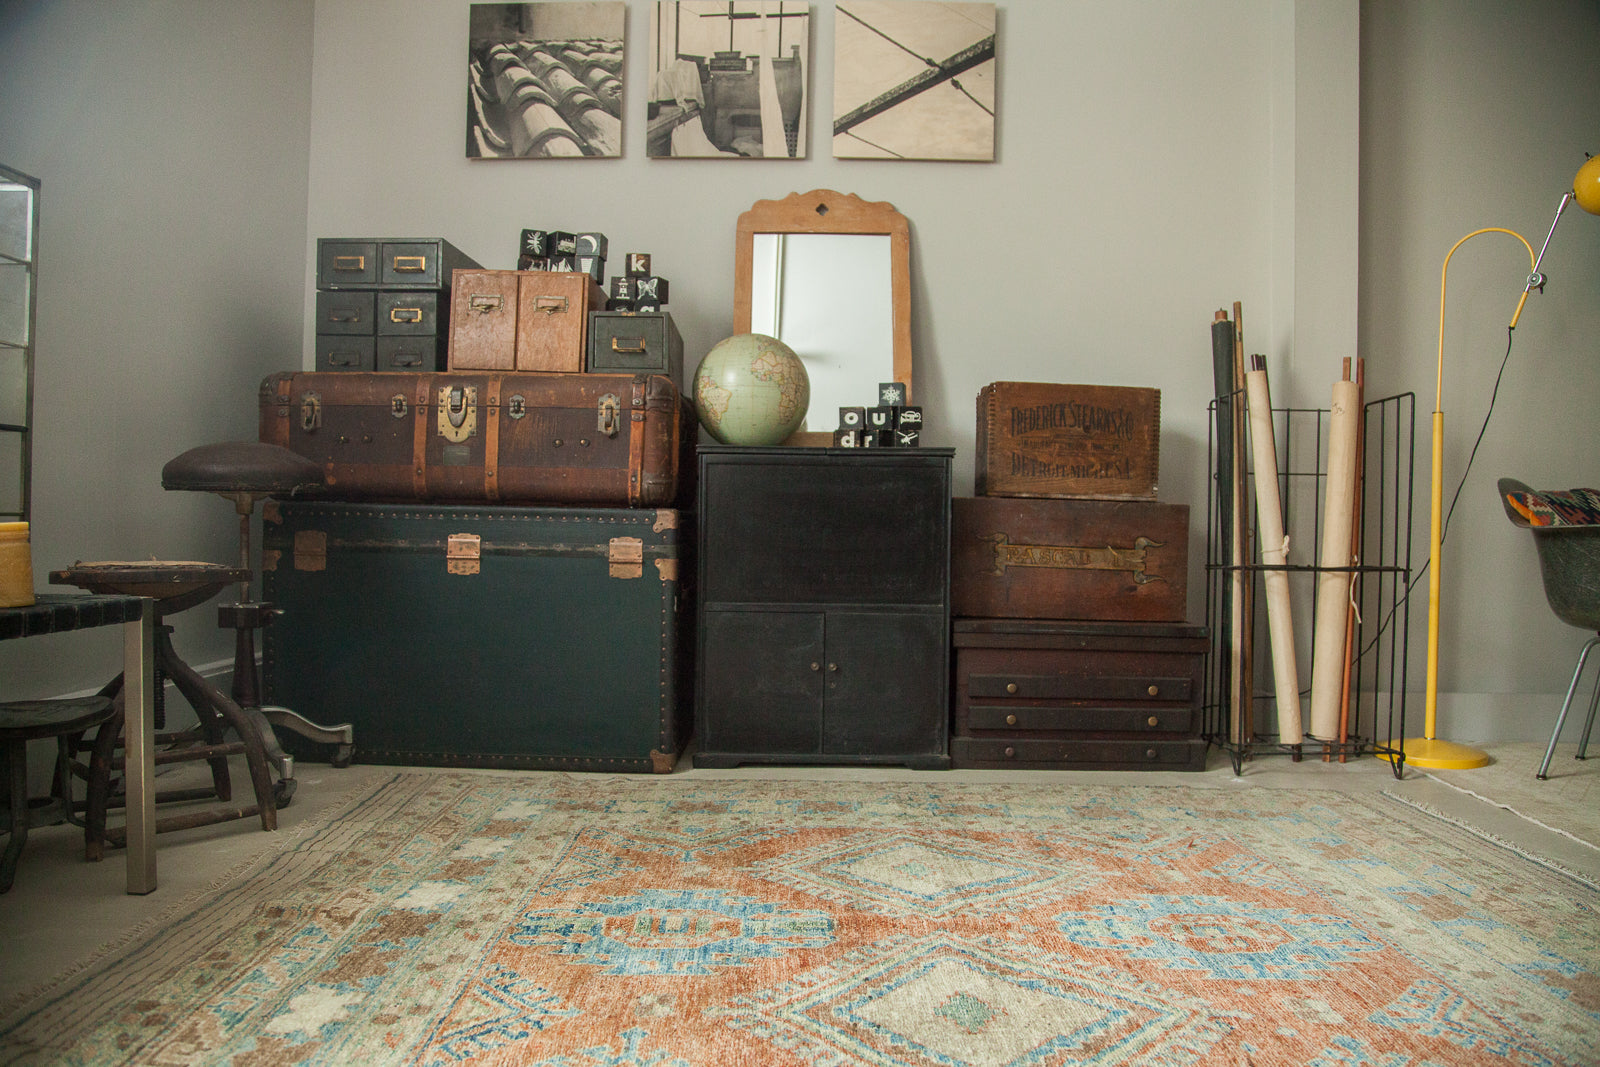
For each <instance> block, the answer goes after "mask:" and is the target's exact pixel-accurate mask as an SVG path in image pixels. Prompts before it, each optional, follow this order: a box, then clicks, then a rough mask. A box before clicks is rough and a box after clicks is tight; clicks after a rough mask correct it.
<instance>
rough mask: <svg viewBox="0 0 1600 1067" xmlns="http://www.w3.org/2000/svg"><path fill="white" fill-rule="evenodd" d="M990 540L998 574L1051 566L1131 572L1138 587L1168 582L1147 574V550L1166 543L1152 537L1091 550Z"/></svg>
mask: <svg viewBox="0 0 1600 1067" xmlns="http://www.w3.org/2000/svg"><path fill="white" fill-rule="evenodd" d="M986 540H989V541H993V542H994V573H995V574H1004V573H1005V572H1006V568H1007V567H1049V568H1051V569H1054V570H1073V571H1128V572H1130V573H1131V574H1132V575H1133V581H1134V583H1135V584H1136V585H1144V584H1145V583H1146V582H1164V581H1166V579H1165V578H1163V577H1161V576H1160V575H1158V574H1146V573H1145V564H1146V551H1147V550H1148V549H1151V548H1160V547H1161V544H1162V542H1160V541H1152V540H1150V538H1148V537H1136V538H1134V541H1133V547H1132V548H1116V547H1113V546H1111V545H1107V546H1105V547H1104V548H1089V547H1087V546H1084V545H1014V544H1012V543H1011V539H1010V538H1009V537H1007V536H1006V535H1005V534H991V535H990V536H989V537H988V538H986Z"/></svg>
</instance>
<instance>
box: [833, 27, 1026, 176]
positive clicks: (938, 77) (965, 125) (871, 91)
mask: <svg viewBox="0 0 1600 1067" xmlns="http://www.w3.org/2000/svg"><path fill="white" fill-rule="evenodd" d="M834 11H835V14H836V15H837V18H836V19H835V24H834V60H833V155H834V158H835V159H912V160H950V161H965V162H973V163H992V162H993V161H994V139H995V80H996V79H995V62H996V60H995V54H996V53H995V37H996V34H995V5H994V4H990V3H954V2H949V3H947V2H944V0H840V3H839V5H838V6H837V7H836V8H835V9H834Z"/></svg>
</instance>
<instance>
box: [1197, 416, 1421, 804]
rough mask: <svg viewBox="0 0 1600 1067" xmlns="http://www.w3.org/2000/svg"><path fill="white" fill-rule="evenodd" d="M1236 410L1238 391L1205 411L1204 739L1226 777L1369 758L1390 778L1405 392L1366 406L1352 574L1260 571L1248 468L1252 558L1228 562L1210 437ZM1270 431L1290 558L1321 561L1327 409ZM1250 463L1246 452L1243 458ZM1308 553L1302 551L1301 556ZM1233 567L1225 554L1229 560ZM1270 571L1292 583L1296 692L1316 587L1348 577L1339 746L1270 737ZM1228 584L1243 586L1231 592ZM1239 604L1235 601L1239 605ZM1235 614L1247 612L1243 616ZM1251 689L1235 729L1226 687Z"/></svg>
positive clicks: (1399, 642)
mask: <svg viewBox="0 0 1600 1067" xmlns="http://www.w3.org/2000/svg"><path fill="white" fill-rule="evenodd" d="M1234 403H1238V404H1240V405H1243V404H1244V396H1243V394H1242V393H1236V394H1233V395H1231V396H1225V397H1220V398H1218V399H1217V400H1215V401H1213V402H1212V404H1211V415H1212V419H1211V427H1212V430H1211V434H1210V446H1209V449H1208V454H1209V455H1210V456H1211V459H1212V464H1211V470H1212V472H1213V474H1212V478H1211V482H1210V488H1209V491H1208V493H1207V509H1206V512H1207V522H1206V545H1207V555H1206V621H1207V623H1208V625H1209V626H1210V629H1211V634H1212V644H1211V652H1210V654H1209V655H1208V657H1207V662H1206V696H1205V709H1204V715H1205V734H1206V737H1207V739H1208V740H1209V741H1211V742H1212V743H1213V744H1215V745H1217V746H1219V747H1221V748H1222V749H1223V750H1224V751H1226V752H1227V753H1228V754H1229V757H1230V758H1231V760H1232V762H1233V770H1234V773H1235V774H1237V773H1239V771H1240V770H1241V768H1242V766H1243V764H1244V763H1245V761H1247V760H1250V759H1253V758H1254V757H1256V756H1269V755H1270V756H1288V757H1290V758H1291V759H1294V760H1302V759H1307V758H1312V759H1323V760H1338V761H1340V762H1344V761H1345V760H1347V759H1349V758H1351V757H1355V756H1365V755H1374V756H1379V757H1381V758H1385V759H1388V760H1389V761H1390V762H1391V763H1392V764H1393V767H1394V773H1395V776H1396V777H1399V776H1400V775H1401V773H1402V771H1403V767H1404V760H1405V755H1404V752H1403V751H1402V749H1401V742H1402V740H1403V738H1404V736H1405V713H1406V709H1405V705H1406V683H1407V633H1408V631H1409V626H1408V623H1409V620H1410V602H1409V599H1408V594H1409V588H1410V582H1411V575H1412V561H1411V543H1412V505H1413V493H1412V471H1413V470H1414V461H1415V455H1416V438H1415V424H1416V398H1415V395H1414V394H1412V393H1402V394H1399V395H1396V396H1391V397H1386V398H1384V399H1381V400H1374V401H1371V402H1369V403H1367V404H1365V405H1364V406H1363V431H1364V437H1363V442H1364V444H1363V454H1362V462H1361V464H1360V468H1359V469H1360V471H1361V473H1362V491H1361V493H1360V495H1359V498H1358V499H1359V500H1360V503H1361V513H1360V521H1359V527H1358V533H1357V535H1356V537H1355V539H1354V542H1353V543H1354V544H1355V545H1356V546H1357V547H1358V551H1357V552H1356V554H1355V559H1356V563H1355V564H1354V565H1352V566H1350V567H1337V568H1335V567H1321V566H1315V565H1311V564H1306V563H1297V562H1290V563H1288V564H1284V565H1280V566H1272V565H1268V564H1263V563H1261V562H1260V559H1261V554H1260V551H1259V549H1258V547H1257V546H1258V544H1259V531H1258V530H1257V524H1256V502H1255V494H1254V492H1253V486H1254V480H1255V475H1254V470H1253V469H1249V468H1248V465H1247V470H1246V473H1245V477H1244V478H1243V479H1241V486H1242V489H1243V492H1242V493H1240V494H1239V495H1238V496H1237V497H1236V498H1235V499H1238V500H1239V501H1240V502H1241V503H1242V505H1243V507H1242V510H1241V512H1240V514H1241V515H1242V516H1243V517H1244V519H1245V520H1246V521H1245V522H1244V523H1242V524H1241V528H1243V529H1246V530H1248V531H1249V538H1248V542H1247V544H1248V546H1249V548H1250V549H1251V555H1250V556H1248V557H1247V559H1246V561H1245V562H1241V563H1237V564H1236V563H1234V562H1233V560H1232V558H1224V551H1225V545H1227V544H1228V543H1230V542H1229V541H1228V539H1227V538H1225V537H1224V536H1223V529H1224V526H1225V525H1228V524H1229V522H1230V520H1229V515H1230V514H1231V512H1230V510H1229V508H1228V507H1227V506H1225V503H1224V499H1223V498H1224V494H1223V492H1222V489H1223V488H1224V487H1223V485H1222V480H1221V476H1220V475H1219V473H1218V471H1219V470H1220V468H1219V465H1218V463H1219V458H1218V455H1217V436H1218V434H1217V429H1216V427H1217V426H1218V425H1219V418H1220V419H1222V420H1227V419H1228V416H1229V408H1230V406H1231V405H1232V404H1234ZM1272 414H1273V426H1274V431H1275V433H1276V443H1277V452H1278V472H1279V475H1278V478H1279V481H1278V489H1279V495H1280V498H1281V500H1282V503H1283V511H1284V529H1285V531H1286V532H1288V534H1289V537H1290V546H1291V547H1290V552H1289V559H1290V560H1291V561H1296V560H1317V559H1320V558H1321V556H1320V551H1321V537H1322V511H1323V506H1324V500H1325V499H1326V496H1327V494H1326V480H1327V475H1326V471H1325V467H1326V465H1327V464H1326V459H1327V447H1328V428H1329V412H1328V410H1327V409H1325V408H1274V409H1273V413H1272ZM1246 452H1247V453H1248V450H1246ZM1307 546H1309V547H1307ZM1228 555H1229V556H1230V557H1231V552H1229V553H1228ZM1269 570H1282V571H1286V572H1288V573H1289V577H1290V593H1291V603H1292V605H1293V617H1294V621H1295V635H1296V641H1295V645H1296V662H1297V664H1299V665H1301V670H1300V680H1301V685H1302V693H1301V694H1299V695H1300V696H1304V695H1305V693H1306V692H1307V691H1308V690H1306V689H1305V688H1304V687H1305V686H1306V684H1307V683H1308V682H1309V679H1310V677H1311V670H1310V668H1311V654H1310V649H1311V648H1312V647H1313V644H1314V641H1315V632H1314V627H1315V612H1314V611H1313V610H1312V609H1313V601H1314V598H1315V594H1316V584H1317V577H1318V576H1319V575H1320V574H1322V573H1324V572H1331V571H1336V570H1337V571H1345V570H1348V571H1350V572H1352V573H1353V574H1354V575H1355V583H1354V587H1353V590H1352V597H1351V600H1352V603H1353V605H1354V607H1355V611H1354V614H1353V626H1352V627H1351V631H1350V634H1351V636H1350V640H1349V641H1348V642H1347V652H1348V658H1349V662H1350V666H1349V673H1348V686H1347V688H1348V698H1347V702H1346V716H1345V723H1346V725H1345V728H1344V730H1343V731H1342V733H1341V736H1340V737H1339V738H1336V739H1328V740H1323V739H1312V738H1309V737H1308V738H1306V739H1305V740H1304V741H1303V742H1301V743H1300V744H1285V743H1282V742H1281V741H1280V740H1279V734H1278V733H1277V732H1276V715H1275V714H1274V708H1275V707H1276V694H1275V693H1273V692H1272V691H1271V685H1272V671H1271V669H1270V662H1271V660H1270V656H1271V649H1270V647H1269V645H1268V638H1267V626H1266V619H1265V603H1264V600H1263V599H1262V597H1261V596H1260V584H1261V578H1262V575H1263V574H1264V573H1265V572H1266V571H1269ZM1235 575H1239V576H1241V577H1242V579H1243V580H1242V582H1238V583H1236V582H1234V581H1233V579H1234V577H1235ZM1240 594H1242V595H1240ZM1241 604H1242V605H1243V607H1242V608H1241ZM1236 615H1237V616H1238V618H1239V619H1240V620H1241V622H1243V621H1250V622H1252V623H1253V625H1252V626H1249V627H1247V628H1246V630H1247V632H1248V633H1250V635H1251V636H1250V638H1249V639H1248V640H1243V639H1241V640H1240V642H1239V647H1240V649H1241V650H1242V651H1243V652H1244V653H1245V662H1248V663H1249V664H1250V667H1249V669H1248V670H1243V669H1241V670H1237V671H1236V669H1235V663H1236V659H1235V656H1234V655H1233V648H1234V636H1233V635H1234V620H1235V616H1236ZM1236 674H1237V676H1238V677H1239V678H1241V679H1242V680H1243V682H1244V683H1245V685H1246V686H1247V697H1246V698H1245V699H1244V700H1243V702H1242V706H1244V707H1246V708H1248V714H1247V715H1246V716H1244V717H1243V719H1241V720H1236V718H1235V715H1234V706H1235V703H1236V702H1237V701H1236V698H1235V696H1234V680H1235V677H1236Z"/></svg>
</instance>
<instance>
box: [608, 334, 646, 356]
mask: <svg viewBox="0 0 1600 1067" xmlns="http://www.w3.org/2000/svg"><path fill="white" fill-rule="evenodd" d="M611 351H613V352H622V353H626V354H628V355H643V354H644V353H646V352H648V351H649V349H647V348H646V347H645V343H644V338H643V337H639V338H630V339H627V340H624V339H623V338H621V337H613V338H612V339H611Z"/></svg>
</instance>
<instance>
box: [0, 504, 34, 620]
mask: <svg viewBox="0 0 1600 1067" xmlns="http://www.w3.org/2000/svg"><path fill="white" fill-rule="evenodd" d="M32 603H33V551H32V549H31V548H30V547H29V545H28V524H27V523H25V522H0V608H25V607H27V606H28V605H29V604H32Z"/></svg>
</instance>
